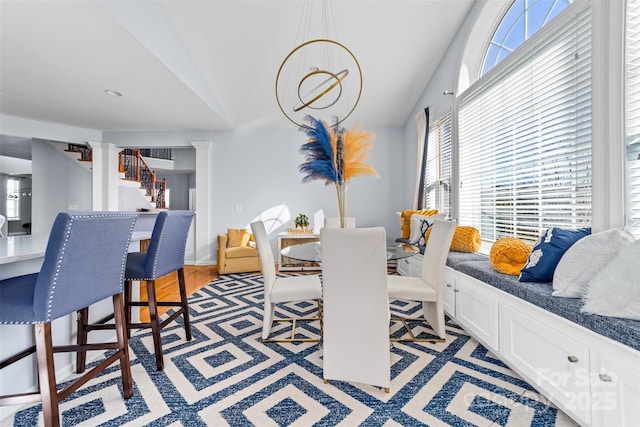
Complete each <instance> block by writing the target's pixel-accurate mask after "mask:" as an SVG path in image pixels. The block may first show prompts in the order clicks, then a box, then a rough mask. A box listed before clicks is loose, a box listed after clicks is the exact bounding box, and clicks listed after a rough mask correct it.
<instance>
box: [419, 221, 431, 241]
mask: <svg viewBox="0 0 640 427" xmlns="http://www.w3.org/2000/svg"><path fill="white" fill-rule="evenodd" d="M432 225H433V220H431V221H429V220H426V219H423V220H422V223H421V224H420V238H419V239H418V243H417V245H418V246H425V245H426V244H427V242H426V240H425V235H426V234H427V230H428V229H429V227H431V226H432Z"/></svg>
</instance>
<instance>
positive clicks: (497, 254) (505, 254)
mask: <svg viewBox="0 0 640 427" xmlns="http://www.w3.org/2000/svg"><path fill="white" fill-rule="evenodd" d="M530 253H531V245H529V244H528V243H526V242H524V241H523V240H520V239H516V238H515V237H503V238H502V239H498V240H496V241H495V243H494V244H493V246H491V252H489V260H490V261H491V265H492V266H493V268H495V269H496V271H499V272H500V273H504V274H511V275H513V276H518V275H519V274H520V270H522V267H524V266H525V264H526V263H527V259H528V258H529V254H530Z"/></svg>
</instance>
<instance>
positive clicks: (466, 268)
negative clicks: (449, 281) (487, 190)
mask: <svg viewBox="0 0 640 427" xmlns="http://www.w3.org/2000/svg"><path fill="white" fill-rule="evenodd" d="M469 255H476V256H478V254H462V253H460V252H449V259H448V260H447V265H449V266H450V267H451V268H453V269H455V270H457V271H459V272H461V273H464V274H466V275H468V276H471V277H474V278H476V279H478V280H480V281H481V282H484V283H487V284H489V285H491V286H494V287H496V288H498V289H500V290H502V291H504V292H507V293H509V294H511V295H514V296H516V297H518V298H521V299H523V300H525V301H527V302H529V303H531V304H534V305H536V306H538V307H540V308H542V309H545V310H547V311H550V312H552V313H555V314H557V315H558V316H562V317H564V318H565V319H568V320H570V321H572V322H574V323H577V324H579V325H581V326H583V327H585V328H587V329H590V330H592V331H594V332H596V333H598V334H600V335H604V336H605V337H607V338H611V339H612V340H615V341H618V342H620V343H622V344H624V345H627V346H629V347H631V348H634V349H636V350H640V321H638V320H631V319H621V318H617V317H608V316H600V315H597V314H587V313H581V312H580V308H581V307H582V300H581V299H580V298H560V297H554V296H552V295H551V292H552V291H553V286H552V283H551V282H548V283H533V282H520V281H518V277H517V276H511V275H508V274H503V273H499V272H498V271H496V270H495V269H494V268H493V267H492V266H491V262H490V261H489V259H488V258H487V257H486V256H485V257H484V258H485V259H484V260H478V259H477V257H475V259H472V258H471V257H468V256H469ZM465 256H467V258H466V260H465V259H464V258H465ZM479 256H481V257H482V256H483V255H479Z"/></svg>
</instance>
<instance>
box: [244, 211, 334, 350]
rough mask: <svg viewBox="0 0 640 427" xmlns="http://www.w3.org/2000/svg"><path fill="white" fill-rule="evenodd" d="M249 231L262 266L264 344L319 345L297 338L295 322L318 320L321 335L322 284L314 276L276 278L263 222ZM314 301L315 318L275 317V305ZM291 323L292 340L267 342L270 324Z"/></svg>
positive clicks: (284, 339) (254, 224)
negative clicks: (303, 343) (316, 309)
mask: <svg viewBox="0 0 640 427" xmlns="http://www.w3.org/2000/svg"><path fill="white" fill-rule="evenodd" d="M251 231H252V232H253V237H254V239H255V241H256V246H257V247H258V254H259V256H260V264H261V266H262V279H263V281H264V314H263V318H262V341H263V342H318V341H319V338H317V339H316V338H298V337H296V323H297V322H300V321H315V320H318V321H320V333H322V302H321V298H322V282H320V277H319V276H318V275H317V274H307V275H300V276H291V277H277V275H276V267H275V261H274V258H273V252H271V245H270V244H269V237H268V236H267V232H266V230H265V228H264V223H263V222H262V221H256V222H252V223H251ZM304 300H317V301H318V316H317V317H311V318H295V317H291V318H275V317H274V315H275V308H276V304H279V303H286V302H294V301H304ZM274 321H276V322H292V325H291V338H273V339H269V335H270V334H271V327H272V325H273V322H274Z"/></svg>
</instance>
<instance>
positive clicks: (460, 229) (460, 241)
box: [424, 225, 482, 253]
mask: <svg viewBox="0 0 640 427" xmlns="http://www.w3.org/2000/svg"><path fill="white" fill-rule="evenodd" d="M430 235H431V227H429V229H428V230H427V233H426V234H425V237H424V240H425V242H426V241H428V240H429V236H430ZM425 244H426V243H425ZM481 246H482V239H481V238H480V232H479V231H478V229H477V228H475V227H471V226H469V225H458V226H457V227H456V229H455V231H454V232H453V239H452V240H451V246H450V247H449V250H450V251H454V252H469V253H474V252H478V251H479V250H480V247H481Z"/></svg>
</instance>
